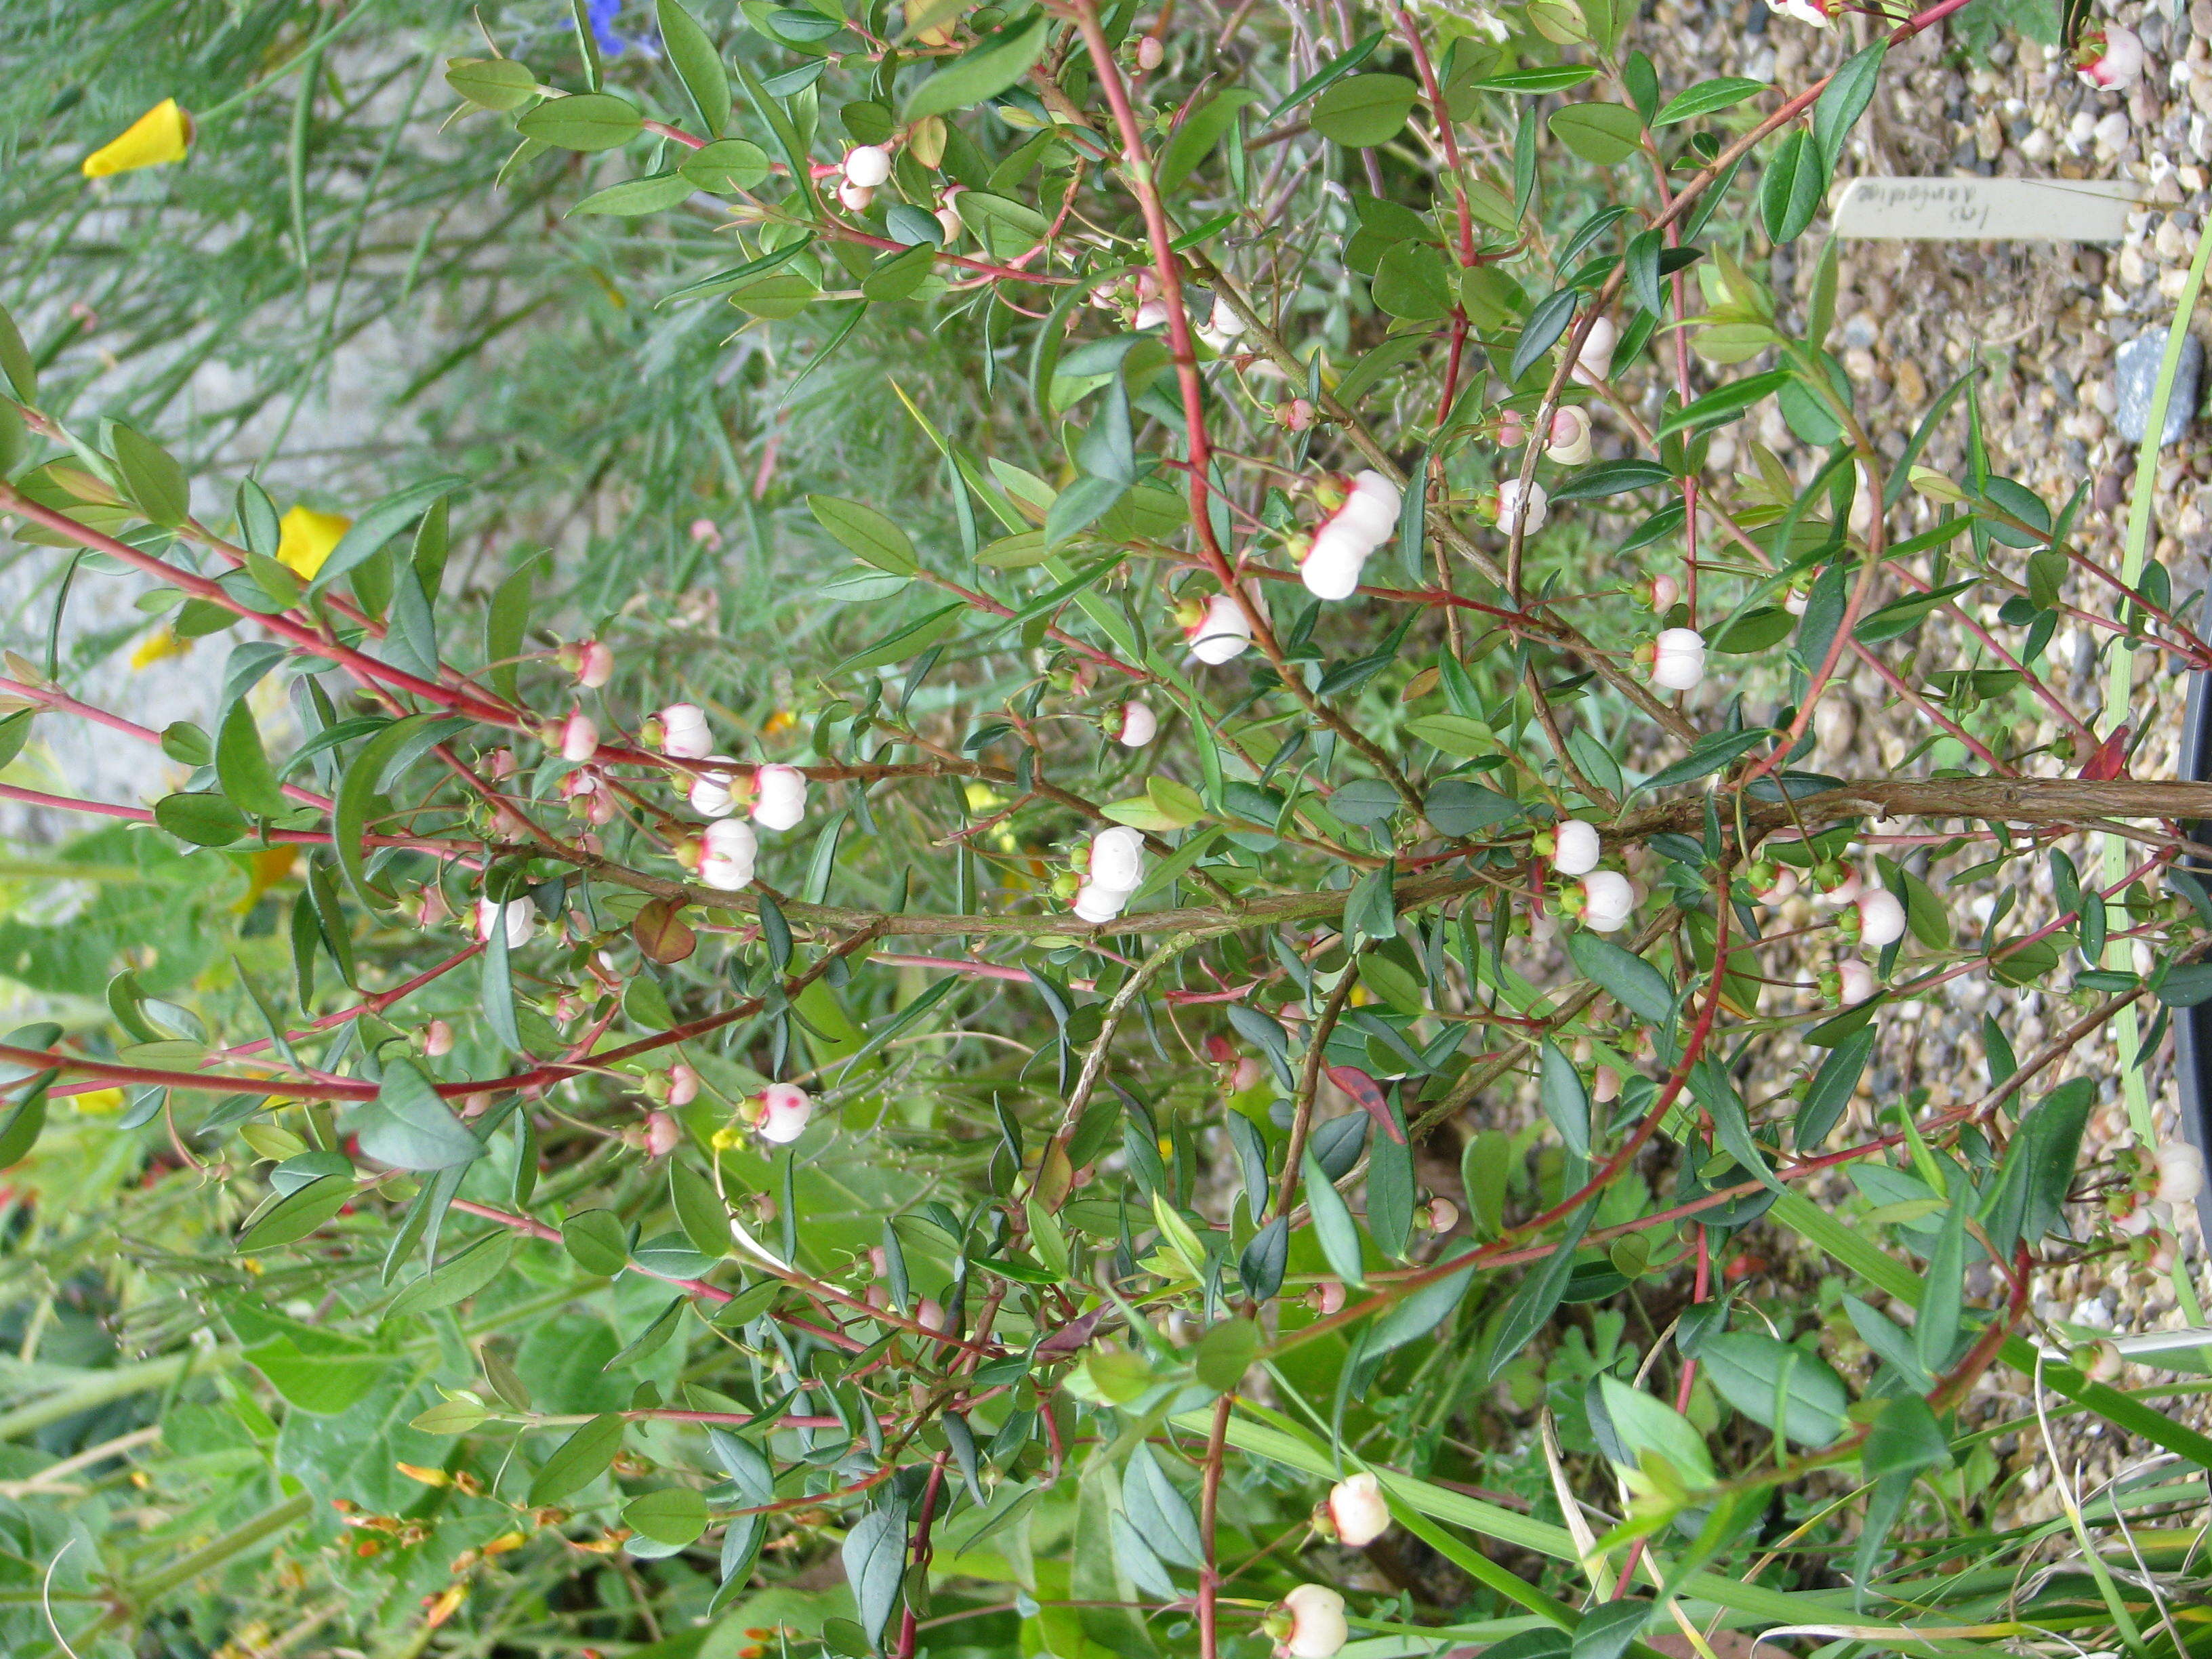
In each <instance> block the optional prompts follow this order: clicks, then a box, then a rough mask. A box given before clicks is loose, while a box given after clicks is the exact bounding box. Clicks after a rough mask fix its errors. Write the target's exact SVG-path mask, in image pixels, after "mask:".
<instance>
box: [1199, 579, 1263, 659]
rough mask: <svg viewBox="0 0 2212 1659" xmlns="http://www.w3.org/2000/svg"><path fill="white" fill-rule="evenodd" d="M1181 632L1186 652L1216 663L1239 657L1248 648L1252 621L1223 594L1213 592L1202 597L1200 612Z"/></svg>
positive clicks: (1240, 606) (1250, 640)
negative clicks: (1186, 642)
mask: <svg viewBox="0 0 2212 1659" xmlns="http://www.w3.org/2000/svg"><path fill="white" fill-rule="evenodd" d="M1183 632H1184V633H1185V635H1187V636H1188V638H1189V640H1190V654H1191V655H1192V656H1194V657H1195V658H1197V659H1199V661H1200V662H1202V663H1209V664H1212V665H1216V666H1218V665H1220V664H1222V663H1225V662H1228V661H1230V660H1231V659H1233V658H1237V657H1241V656H1243V654H1244V653H1245V652H1247V651H1249V649H1251V647H1252V620H1251V618H1250V617H1247V616H1246V615H1245V614H1244V607H1243V605H1239V604H1237V601H1236V599H1234V598H1233V597H1231V595H1229V594H1227V593H1216V594H1215V595H1213V597H1212V598H1211V599H1208V600H1206V610H1205V612H1204V614H1203V615H1201V616H1200V617H1199V619H1198V621H1196V622H1195V623H1192V624H1191V625H1190V626H1189V627H1188V628H1187V629H1184V630H1183Z"/></svg>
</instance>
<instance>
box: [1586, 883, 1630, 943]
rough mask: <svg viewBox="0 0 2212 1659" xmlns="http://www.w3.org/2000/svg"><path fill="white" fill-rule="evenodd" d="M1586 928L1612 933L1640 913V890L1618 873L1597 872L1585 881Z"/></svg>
mask: <svg viewBox="0 0 2212 1659" xmlns="http://www.w3.org/2000/svg"><path fill="white" fill-rule="evenodd" d="M1582 900H1583V915H1582V921H1583V927H1589V928H1592V929H1594V930H1595V931H1596V932H1598V933H1614V932H1616V931H1618V930H1619V929H1620V927H1623V926H1625V925H1626V922H1627V921H1628V919H1629V917H1630V916H1632V915H1634V914H1635V913H1636V889H1635V886H1634V885H1633V884H1632V883H1631V882H1630V881H1629V879H1628V878H1627V877H1626V876H1624V875H1622V874H1621V873H1620V872H1619V871H1617V870H1593V871H1591V872H1589V874H1588V875H1586V876H1584V877H1583V890H1582Z"/></svg>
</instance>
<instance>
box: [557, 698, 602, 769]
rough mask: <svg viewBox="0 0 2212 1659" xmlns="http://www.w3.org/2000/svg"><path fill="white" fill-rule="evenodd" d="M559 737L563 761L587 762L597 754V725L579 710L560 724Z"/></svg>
mask: <svg viewBox="0 0 2212 1659" xmlns="http://www.w3.org/2000/svg"><path fill="white" fill-rule="evenodd" d="M560 735H561V758H562V760H564V761H587V760H589V759H591V757H592V756H594V755H596V754H598V753H599V724H598V722H597V721H595V720H592V717H591V716H590V715H589V714H585V713H584V712H583V711H582V710H581V709H577V710H574V711H572V712H571V713H570V714H569V715H568V719H567V720H562V722H561V734H560Z"/></svg>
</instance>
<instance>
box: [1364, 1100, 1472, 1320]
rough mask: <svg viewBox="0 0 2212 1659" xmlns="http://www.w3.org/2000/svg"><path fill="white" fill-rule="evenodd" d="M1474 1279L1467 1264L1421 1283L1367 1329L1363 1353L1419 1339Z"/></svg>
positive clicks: (1449, 1310)
mask: <svg viewBox="0 0 2212 1659" xmlns="http://www.w3.org/2000/svg"><path fill="white" fill-rule="evenodd" d="M1378 1144H1382V1143H1378ZM1473 1283H1474V1266H1473V1265H1472V1264H1469V1265H1468V1266H1467V1267H1462V1268H1461V1269H1460V1270H1459V1271H1458V1272H1457V1273H1447V1274H1446V1275H1445V1276H1444V1277H1443V1278H1442V1279H1437V1280H1436V1281H1435V1282H1433V1283H1431V1284H1427V1285H1422V1286H1421V1288H1420V1289H1419V1290H1418V1291H1414V1292H1413V1294H1412V1295H1411V1296H1409V1297H1406V1298H1405V1299H1404V1300H1403V1301H1401V1302H1400V1303H1399V1304H1398V1305H1397V1306H1396V1307H1395V1308H1392V1309H1390V1310H1389V1311H1388V1312H1386V1313H1384V1314H1383V1315H1382V1316H1380V1317H1379V1318H1377V1319H1376V1322H1374V1324H1372V1325H1371V1326H1370V1327H1369V1328H1368V1331H1367V1346H1366V1347H1365V1349H1364V1352H1366V1353H1368V1354H1370V1355H1376V1354H1384V1353H1389V1352H1390V1351H1391V1350H1392V1349H1394V1348H1402V1347H1404V1346H1406V1345H1407V1343H1408V1342H1417V1341H1419V1340H1420V1339H1421V1338H1423V1337H1425V1336H1426V1335H1427V1334H1429V1333H1430V1332H1431V1331H1433V1330H1434V1329H1436V1328H1437V1326H1439V1325H1441V1324H1443V1322H1444V1321H1445V1320H1446V1319H1448V1318H1449V1317H1450V1316H1451V1314H1452V1311H1453V1310H1455V1309H1456V1308H1457V1307H1458V1306H1459V1304H1461V1303H1462V1301H1464V1300H1465V1299H1466V1297H1467V1287H1468V1285H1471V1284H1473Z"/></svg>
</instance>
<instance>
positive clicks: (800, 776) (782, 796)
mask: <svg viewBox="0 0 2212 1659" xmlns="http://www.w3.org/2000/svg"><path fill="white" fill-rule="evenodd" d="M753 790H754V797H753V822H754V823H757V824H758V825H760V827H761V828H762V829H797V828H798V827H799V820H800V819H802V818H804V817H805V816H806V774H805V773H804V772H802V771H800V770H799V769H798V768H797V767H795V766H784V765H781V764H778V765H772V766H763V767H762V768H761V769H759V770H758V771H757V772H755V773H754V774H753Z"/></svg>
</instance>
